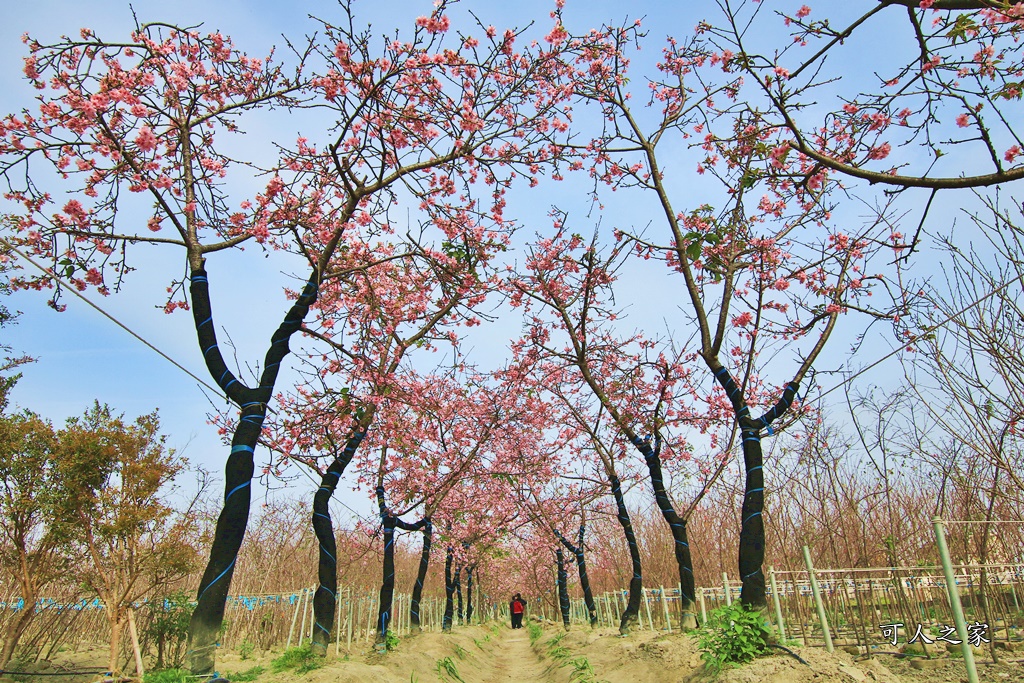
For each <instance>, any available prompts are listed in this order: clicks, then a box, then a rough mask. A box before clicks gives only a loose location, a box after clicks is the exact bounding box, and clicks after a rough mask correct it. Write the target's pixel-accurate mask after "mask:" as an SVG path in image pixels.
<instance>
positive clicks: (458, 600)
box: [454, 564, 466, 626]
mask: <svg viewBox="0 0 1024 683" xmlns="http://www.w3.org/2000/svg"><path fill="white" fill-rule="evenodd" d="M454 581H455V607H456V610H455V611H456V615H457V616H458V618H459V626H462V625H463V624H465V623H466V622H465V613H464V612H463V611H462V565H461V564H458V565H455V577H454Z"/></svg>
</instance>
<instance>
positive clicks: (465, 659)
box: [0, 624, 1024, 683]
mask: <svg viewBox="0 0 1024 683" xmlns="http://www.w3.org/2000/svg"><path fill="white" fill-rule="evenodd" d="M561 633H563V631H562V629H561V628H559V627H556V626H555V625H554V624H548V625H546V627H545V630H544V635H543V636H542V637H541V638H540V639H539V640H538V641H537V642H536V643H535V644H533V645H531V644H530V640H529V636H528V632H527V630H526V629H523V630H517V631H513V630H511V629H509V628H508V626H507V625H489V626H471V627H463V628H457V629H456V631H455V632H454V633H452V634H450V635H442V634H440V633H422V634H419V635H416V636H410V637H404V638H402V639H401V641H400V643H399V645H398V648H397V649H396V650H395V651H393V652H390V653H388V654H385V655H380V654H377V653H375V652H373V651H372V650H371V648H369V647H367V646H366V645H365V644H363V643H360V644H359V646H358V647H356V646H355V645H354V646H353V649H352V652H350V653H348V654H346V653H345V651H344V648H342V652H341V655H340V656H335V655H334V648H333V647H332V648H331V650H330V654H329V656H328V657H327V660H326V661H325V663H324V666H323V667H321V668H319V669H316V670H313V671H310V672H308V673H305V674H301V675H300V674H296V673H294V672H284V673H278V674H275V673H271V672H270V661H271V660H272V659H273V658H274V657H276V656H278V655H279V654H280V653H279V652H273V651H271V652H264V653H256V655H255V656H253V657H250V658H249V659H248V660H245V661H242V660H241V658H240V657H239V656H238V654H236V653H231V652H222V653H220V656H219V659H218V667H217V668H218V670H219V671H221V672H222V673H224V672H227V673H232V672H240V671H245V670H248V669H251V668H252V667H254V666H256V665H260V666H262V667H264V669H266V673H263V674H262V675H260V676H259V677H258V678H257V680H256V683H279V682H280V683H364V682H365V683H410V682H415V683H427V682H430V683H433V682H435V681H441V682H445V681H447V682H450V683H458V682H459V681H462V682H463V683H513V682H518V681H530V682H538V683H710V682H711V681H715V682H716V683H754V682H755V681H756V682H761V681H765V682H767V683H812V682H813V683H825V682H832V681H835V682H836V683H931V682H933V681H934V682H938V683H959V682H960V681H961V680H963V681H966V673H965V670H964V666H963V660H962V659H959V658H952V657H948V656H943V657H942V658H941V659H940V660H939V661H938V662H937V666H936V668H931V669H927V670H919V669H916V668H912V667H911V665H910V661H911V660H910V659H897V658H896V657H893V656H892V655H878V656H875V657H873V658H871V659H862V658H856V657H853V656H851V655H850V654H848V653H846V652H843V651H841V650H837V651H836V652H835V653H834V654H831V655H830V654H827V653H826V652H824V651H823V650H822V649H820V648H794V652H796V653H797V654H799V655H800V657H802V658H803V659H804V660H805V661H806V662H807V663H806V664H804V663H801V662H799V661H798V660H797V659H796V658H794V657H792V656H790V655H788V654H784V653H779V654H773V655H772V656H769V657H764V658H761V659H759V660H757V661H755V662H753V663H751V664H748V665H746V666H743V667H739V668H734V669H726V670H724V671H722V672H721V673H720V674H719V675H718V676H717V677H714V676H712V675H710V674H709V673H708V672H707V671H705V670H704V667H703V664H702V662H701V659H700V652H699V650H698V649H697V647H696V641H695V639H694V638H692V637H690V636H685V635H681V634H663V633H654V632H649V631H644V632H639V633H635V634H633V635H631V636H629V637H628V638H620V637H619V636H618V633H617V631H615V630H613V629H607V628H605V629H596V630H590V629H579V628H577V629H574V630H573V631H571V632H569V633H566V634H565V635H564V636H562V637H561V638H560V639H559V640H558V642H557V643H555V644H552V639H553V638H555V637H556V636H558V635H559V634H561ZM554 647H561V648H564V650H561V651H559V652H557V653H556V654H559V655H561V656H560V657H552V651H553V648H554ZM1005 655H1006V659H1005V660H1004V661H1003V662H1002V663H1000V664H998V665H992V664H986V663H985V662H984V661H982V658H981V657H979V666H978V668H979V673H980V675H981V680H982V681H984V682H985V683H996V682H1000V683H1001V682H1003V681H1008V682H1011V683H1012V682H1019V683H1024V666H1022V664H1021V662H1020V661H1016V659H1022V658H1024V654H1020V653H1005ZM104 657H105V650H104V648H103V647H95V648H88V647H87V648H80V649H79V651H78V652H77V653H62V654H61V655H60V656H55V657H54V661H53V662H50V663H48V664H47V665H45V666H46V669H45V671H43V673H51V674H52V673H55V672H58V671H61V670H74V669H77V668H81V667H86V666H96V665H97V664H100V663H101V662H102V661H103V659H104ZM581 658H586V663H588V664H589V666H590V668H591V669H592V671H593V673H592V674H588V675H585V676H583V677H581V674H580V673H579V672H577V669H578V668H579V667H580V666H582V662H583V660H582V659H581ZM1014 658H1016V659H1014ZM446 660H447V661H449V662H450V663H451V664H452V665H453V669H450V670H449V671H446V670H445V669H444V668H443V666H442V667H440V668H439V663H442V664H443V663H444V662H445V661H446ZM574 661H575V662H576V664H573V662H574ZM574 675H575V677H574ZM456 676H457V677H456ZM0 680H10V679H2V677H0ZM20 680H33V681H40V682H41V681H47V682H48V683H54V681H61V682H63V683H90V682H93V681H97V680H101V679H100V678H98V677H97V676H95V675H94V676H83V677H77V676H76V677H64V676H62V677H59V678H55V677H53V676H33V677H31V678H27V679H26V678H25V677H20Z"/></svg>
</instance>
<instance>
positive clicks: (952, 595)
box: [932, 515, 978, 683]
mask: <svg viewBox="0 0 1024 683" xmlns="http://www.w3.org/2000/svg"><path fill="white" fill-rule="evenodd" d="M932 524H933V525H934V526H935V543H936V545H938V546H939V557H940V558H941V559H942V573H943V575H944V576H945V577H946V593H948V594H949V606H950V607H951V608H953V621H954V622H956V633H957V637H958V638H959V639H960V647H961V649H962V650H963V653H964V666H966V667H967V681H968V683H978V669H977V668H976V667H975V665H974V650H973V649H971V643H970V642H969V641H968V639H967V620H966V619H964V608H963V605H962V604H960V591H959V590H957V587H956V576H954V575H953V563H952V561H951V560H950V559H949V548H948V547H947V546H946V534H945V531H944V530H943V527H942V519H940V518H939V516H938V515H936V516H935V517H932Z"/></svg>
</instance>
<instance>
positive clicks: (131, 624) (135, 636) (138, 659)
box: [128, 607, 145, 679]
mask: <svg viewBox="0 0 1024 683" xmlns="http://www.w3.org/2000/svg"><path fill="white" fill-rule="evenodd" d="M128 633H130V634H131V636H132V652H134V653H135V671H136V673H138V674H139V678H140V679H141V678H142V677H143V676H144V675H145V671H143V669H142V652H141V651H140V650H139V632H138V630H136V628H135V610H133V609H132V608H131V607H129V608H128Z"/></svg>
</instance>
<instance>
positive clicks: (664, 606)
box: [658, 586, 672, 633]
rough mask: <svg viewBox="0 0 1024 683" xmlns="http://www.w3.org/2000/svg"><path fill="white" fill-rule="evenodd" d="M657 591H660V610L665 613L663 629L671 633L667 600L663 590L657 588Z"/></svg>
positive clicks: (662, 588)
mask: <svg viewBox="0 0 1024 683" xmlns="http://www.w3.org/2000/svg"><path fill="white" fill-rule="evenodd" d="M658 590H660V591H661V609H662V610H664V612H665V628H666V629H667V630H668V632H669V633H672V620H671V619H669V616H668V599H667V598H666V597H665V588H664V587H663V586H659V587H658Z"/></svg>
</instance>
